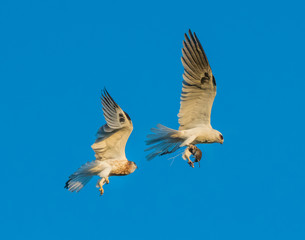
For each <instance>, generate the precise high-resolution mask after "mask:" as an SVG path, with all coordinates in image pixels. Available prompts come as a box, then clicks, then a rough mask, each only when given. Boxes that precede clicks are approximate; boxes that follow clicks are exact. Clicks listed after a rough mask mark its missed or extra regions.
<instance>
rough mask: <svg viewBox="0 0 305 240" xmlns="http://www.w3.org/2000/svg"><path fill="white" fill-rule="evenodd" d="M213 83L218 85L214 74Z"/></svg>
mask: <svg viewBox="0 0 305 240" xmlns="http://www.w3.org/2000/svg"><path fill="white" fill-rule="evenodd" d="M213 84H214V86H216V80H215V77H214V75H213Z"/></svg>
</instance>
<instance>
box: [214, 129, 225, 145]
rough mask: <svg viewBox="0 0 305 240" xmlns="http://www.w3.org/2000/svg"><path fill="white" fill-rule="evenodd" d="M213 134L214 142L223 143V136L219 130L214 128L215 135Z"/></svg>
mask: <svg viewBox="0 0 305 240" xmlns="http://www.w3.org/2000/svg"><path fill="white" fill-rule="evenodd" d="M212 136H213V139H214V142H217V143H220V144H223V136H222V134H221V133H220V132H219V131H217V130H215V129H213V135H212Z"/></svg>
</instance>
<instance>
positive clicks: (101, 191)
mask: <svg viewBox="0 0 305 240" xmlns="http://www.w3.org/2000/svg"><path fill="white" fill-rule="evenodd" d="M100 194H101V196H102V195H103V194H104V189H103V188H102V187H101V188H100Z"/></svg>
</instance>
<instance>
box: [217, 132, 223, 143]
mask: <svg viewBox="0 0 305 240" xmlns="http://www.w3.org/2000/svg"><path fill="white" fill-rule="evenodd" d="M218 142H219V143H220V144H223V136H222V134H221V133H219V135H218Z"/></svg>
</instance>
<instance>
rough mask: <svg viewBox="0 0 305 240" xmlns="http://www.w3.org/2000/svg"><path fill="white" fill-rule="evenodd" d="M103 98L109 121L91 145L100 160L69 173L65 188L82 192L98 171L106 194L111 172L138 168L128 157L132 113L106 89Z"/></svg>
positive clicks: (126, 171) (101, 190)
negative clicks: (126, 152) (128, 112)
mask: <svg viewBox="0 0 305 240" xmlns="http://www.w3.org/2000/svg"><path fill="white" fill-rule="evenodd" d="M101 100H102V105H103V112H104V117H105V119H106V122H107V123H106V124H105V125H103V126H102V127H101V128H100V129H99V130H98V132H97V139H96V141H95V143H94V144H93V145H92V146H91V147H92V149H93V150H94V152H95V158H96V160H95V161H92V162H87V163H86V164H84V165H82V166H81V167H80V168H79V169H78V170H77V171H76V172H75V173H73V174H72V175H71V176H70V177H69V180H68V181H67V182H66V185H65V188H66V189H68V190H69V191H71V192H73V191H76V192H78V191H79V190H81V189H82V188H83V187H84V186H85V185H86V184H87V183H88V182H89V181H90V179H91V178H92V177H93V176H95V175H97V176H99V177H101V179H100V180H99V181H98V183H97V187H100V189H99V190H100V194H101V195H102V194H103V193H104V189H103V185H104V184H105V183H107V184H108V183H109V177H110V176H124V175H128V174H130V173H133V172H134V171H135V170H136V168H137V165H136V164H135V163H134V162H132V161H128V160H127V158H126V156H125V146H126V143H127V140H128V138H129V136H130V134H131V132H132V130H133V125H132V122H131V119H130V117H129V115H128V114H127V113H126V112H124V111H123V110H122V109H121V108H120V106H119V105H117V104H116V102H115V101H114V100H113V99H112V97H111V96H110V95H109V93H108V92H107V90H106V89H105V90H104V94H103V93H102V98H101Z"/></svg>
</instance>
